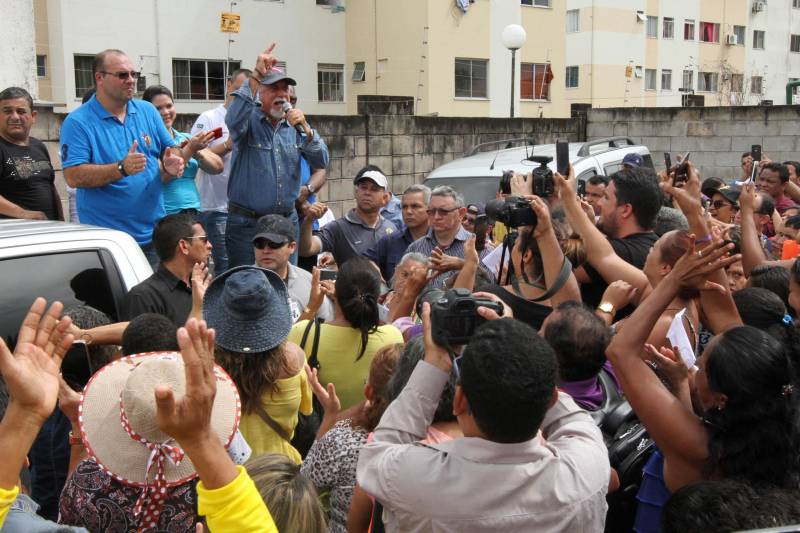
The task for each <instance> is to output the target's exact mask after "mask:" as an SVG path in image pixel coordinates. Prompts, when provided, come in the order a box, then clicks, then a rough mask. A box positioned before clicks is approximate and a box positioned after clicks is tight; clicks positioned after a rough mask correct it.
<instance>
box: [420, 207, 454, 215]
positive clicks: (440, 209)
mask: <svg viewBox="0 0 800 533" xmlns="http://www.w3.org/2000/svg"><path fill="white" fill-rule="evenodd" d="M456 210H458V208H457V207H453V208H452V209H445V208H444V207H434V208H431V209H428V211H427V212H428V216H436V215H439V216H440V217H446V216H447V215H449V214H450V213H452V212H453V211H456Z"/></svg>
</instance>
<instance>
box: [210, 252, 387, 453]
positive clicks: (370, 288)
mask: <svg viewBox="0 0 800 533" xmlns="http://www.w3.org/2000/svg"><path fill="white" fill-rule="evenodd" d="M380 286H381V278H380V274H379V273H378V271H377V270H376V269H375V267H374V266H373V265H372V263H370V261H369V260H367V259H365V258H363V257H360V256H358V257H354V258H352V259H350V260H348V261H346V262H345V263H344V264H343V265H341V267H340V268H339V274H338V276H337V279H336V283H335V291H328V296H330V297H332V299H333V301H334V304H335V318H334V319H333V320H332V321H330V322H326V323H324V324H322V325H321V326H320V328H319V346H318V348H317V359H318V360H319V365H320V369H319V380H320V382H321V383H333V384H334V385H335V386H336V394H337V396H339V400H340V401H341V403H342V409H347V408H349V407H352V406H353V405H355V404H357V403H359V402H361V401H362V400H363V399H364V383H365V381H364V380H365V379H366V378H367V375H368V374H369V365H370V363H371V362H372V358H373V357H374V356H375V352H377V351H378V350H379V349H381V348H382V347H383V346H386V345H387V344H395V343H402V342H403V335H402V334H401V333H400V330H398V329H397V328H396V327H394V326H392V325H384V326H380V325H378V324H379V320H380V319H379V313H378V296H379V295H380ZM308 326H309V323H308V321H307V320H303V321H300V322H298V323H296V324H295V325H294V326H293V327H292V331H291V333H289V341H290V342H292V343H296V344H301V342H302V339H303V335H304V333H305V331H306V328H307V327H308ZM314 339H315V328H314V327H313V325H312V326H311V327H310V331H309V334H308V337H307V338H306V341H305V343H304V344H303V349H304V350H305V354H306V357H309V356H310V355H311V351H312V349H313V346H314ZM223 366H224V365H223ZM245 436H246V435H245ZM248 442H249V441H248ZM251 446H252V444H251Z"/></svg>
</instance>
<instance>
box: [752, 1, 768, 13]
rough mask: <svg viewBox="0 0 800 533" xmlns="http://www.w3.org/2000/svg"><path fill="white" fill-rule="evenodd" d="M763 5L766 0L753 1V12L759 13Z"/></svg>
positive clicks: (762, 9)
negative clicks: (762, 0) (761, 0)
mask: <svg viewBox="0 0 800 533" xmlns="http://www.w3.org/2000/svg"><path fill="white" fill-rule="evenodd" d="M765 5H766V2H753V13H761V12H762V11H764V6H765Z"/></svg>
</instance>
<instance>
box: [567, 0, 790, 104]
mask: <svg viewBox="0 0 800 533" xmlns="http://www.w3.org/2000/svg"><path fill="white" fill-rule="evenodd" d="M566 18H567V33H566V58H567V65H566V69H567V71H572V72H574V78H573V79H574V86H573V87H571V88H570V89H569V90H568V91H567V100H568V101H569V102H570V103H573V102H580V103H591V104H592V106H593V107H619V106H621V107H653V106H680V105H682V102H683V98H684V95H689V94H693V95H698V96H702V97H703V100H704V105H706V106H720V105H722V106H725V105H757V104H759V103H761V102H763V101H765V100H770V101H772V102H774V103H775V104H783V103H785V87H786V83H787V82H789V81H792V80H793V79H796V78H800V0H770V1H769V2H768V3H767V2H766V1H763V0H761V1H759V0H701V1H697V0H633V1H632V0H568V1H567V12H566Z"/></svg>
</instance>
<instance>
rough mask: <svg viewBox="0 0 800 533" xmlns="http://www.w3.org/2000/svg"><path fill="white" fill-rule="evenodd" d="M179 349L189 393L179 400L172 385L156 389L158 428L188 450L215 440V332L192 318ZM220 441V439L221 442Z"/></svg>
mask: <svg viewBox="0 0 800 533" xmlns="http://www.w3.org/2000/svg"><path fill="white" fill-rule="evenodd" d="M178 345H179V346H180V349H181V357H182V358H183V364H184V367H185V372H186V393H185V394H184V395H183V397H182V398H175V393H174V392H173V390H172V388H171V387H170V386H169V385H160V386H158V387H156V390H155V398H156V424H158V427H159V429H161V431H163V432H164V433H166V434H167V435H169V436H170V437H172V438H174V439H175V440H177V441H178V443H179V444H180V445H181V446H183V447H184V448H185V447H187V446H191V445H194V444H197V443H198V442H200V441H202V440H204V439H208V438H209V437H213V438H214V439H217V437H216V435H214V433H213V431H212V429H211V410H212V408H213V406H214V397H215V396H216V394H217V378H216V375H215V374H214V330H213V329H208V327H207V326H206V323H205V321H204V320H199V321H198V320H197V319H194V318H190V319H189V320H188V321H187V322H186V327H183V328H180V329H179V330H178ZM217 440H219V439H217Z"/></svg>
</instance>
